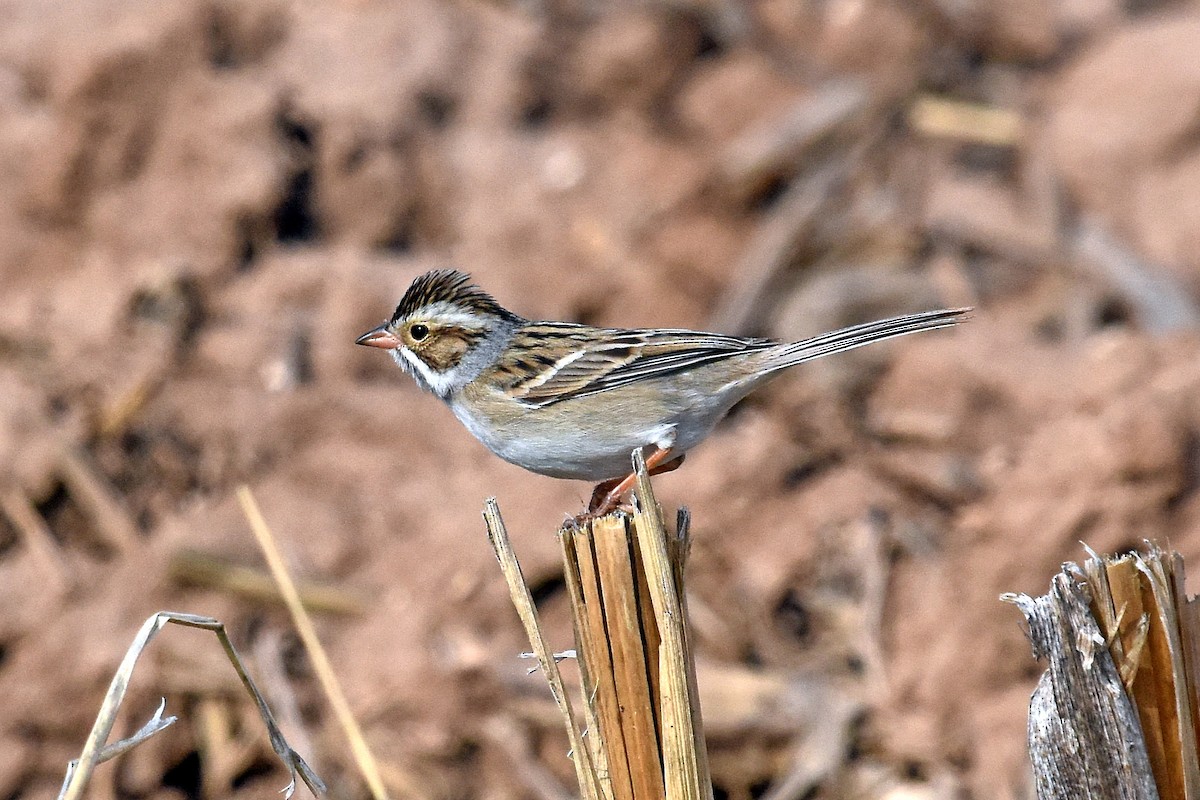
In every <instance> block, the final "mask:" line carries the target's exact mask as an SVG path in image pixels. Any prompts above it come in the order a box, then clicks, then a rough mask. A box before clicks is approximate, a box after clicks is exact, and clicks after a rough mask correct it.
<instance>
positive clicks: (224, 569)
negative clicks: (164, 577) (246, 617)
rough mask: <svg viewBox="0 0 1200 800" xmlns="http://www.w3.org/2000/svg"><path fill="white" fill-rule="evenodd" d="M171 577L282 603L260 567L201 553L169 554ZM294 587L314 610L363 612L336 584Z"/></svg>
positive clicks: (358, 601) (183, 582)
mask: <svg viewBox="0 0 1200 800" xmlns="http://www.w3.org/2000/svg"><path fill="white" fill-rule="evenodd" d="M170 574H171V579H172V580H173V581H175V582H176V583H178V584H180V585H184V586H201V587H204V588H208V589H213V590H215V591H221V592H228V593H229V594H234V595H238V596H239V597H244V598H246V599H248V600H253V601H257V602H261V603H277V604H283V595H282V594H281V593H280V591H279V586H278V584H276V583H275V581H274V580H272V578H271V576H270V575H267V574H265V573H263V572H261V571H260V570H257V569H253V568H251V567H246V566H242V565H240V564H231V563H227V562H225V561H222V560H220V559H218V558H214V557H212V556H210V555H206V554H204V553H196V552H192V551H189V550H181V551H180V552H178V553H175V554H174V555H172V556H171V564H170ZM296 590H297V591H298V592H299V594H300V600H301V602H302V603H303V604H304V607H305V608H306V609H308V610H309V611H312V612H314V613H319V612H324V613H329V614H355V615H358V614H362V613H363V612H364V611H365V610H366V604H365V603H364V602H363V601H362V600H361V599H359V598H358V597H355V596H354V595H352V594H350V593H349V592H346V591H344V590H342V589H340V588H338V587H337V586H327V585H323V584H315V583H304V582H301V583H300V584H299V585H298V586H297V587H296Z"/></svg>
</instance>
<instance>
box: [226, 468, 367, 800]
mask: <svg viewBox="0 0 1200 800" xmlns="http://www.w3.org/2000/svg"><path fill="white" fill-rule="evenodd" d="M237 496H238V502H239V503H241V505H242V511H243V513H245V515H246V520H247V521H248V522H249V523H250V528H251V530H252V531H253V532H254V538H255V539H257V540H258V546H259V547H260V548H261V549H262V551H263V556H264V557H265V558H266V560H267V566H268V567H269V568H270V570H271V574H272V575H273V576H274V578H275V582H276V583H278V584H279V591H280V593H281V594H282V595H283V600H284V603H286V604H287V607H288V611H289V612H290V613H291V615H292V621H293V622H294V623H295V625H296V631H297V633H299V634H300V641H302V642H303V643H304V649H305V650H307V651H308V656H309V659H310V660H311V661H312V665H313V670H314V671H315V672H316V673H317V679H318V680H319V681H320V682H321V689H322V690H323V691H324V692H325V696H326V697H327V698H328V699H329V705H330V706H331V707H332V708H333V713H334V715H335V716H336V717H337V720H338V724H340V725H341V726H342V731H343V732H344V733H345V734H346V738H347V739H348V740H349V742H350V750H351V751H352V752H353V753H354V760H355V763H356V764H357V765H358V769H359V772H360V773H361V774H362V776H363V780H365V781H366V782H367V786H368V787H369V788H370V790H371V796H372V797H374V798H375V800H384V798H386V797H387V796H388V794H387V789H386V788H385V787H384V784H383V777H382V776H381V774H380V772H379V765H378V763H377V762H376V761H375V757H374V756H373V755H372V754H371V749H370V748H369V747H367V741H366V739H365V738H364V737H363V735H362V730H361V729H360V728H359V727H358V722H356V721H355V719H354V715H353V714H352V713H351V712H350V704H349V703H348V702H347V701H346V695H345V694H344V693H343V692H342V687H341V685H340V684H339V683H338V680H337V676H336V675H334V672H333V667H332V666H331V665H330V663H329V657H328V656H327V655H325V648H323V647H322V646H321V641H320V639H318V638H317V630H316V628H315V627H313V624H312V619H311V618H310V617H309V616H308V612H307V611H305V610H304V604H303V603H302V602H301V601H300V593H299V592H298V591H297V590H296V584H295V583H294V582H293V581H292V578H291V575H289V574H288V571H287V567H285V566H284V563H283V556H282V555H281V554H280V552H279V548H278V547H277V546H276V544H275V537H274V536H272V534H271V529H270V528H269V527H268V526H267V522H266V520H265V519H263V515H262V512H261V511H259V508H258V503H256V502H255V501H254V495H253V494H251V493H250V489H249V487H247V486H239V487H238V490H237Z"/></svg>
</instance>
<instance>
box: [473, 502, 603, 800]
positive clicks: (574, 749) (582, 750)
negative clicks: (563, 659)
mask: <svg viewBox="0 0 1200 800" xmlns="http://www.w3.org/2000/svg"><path fill="white" fill-rule="evenodd" d="M483 519H484V522H485V523H486V524H487V530H488V540H489V541H490V542H491V543H492V549H493V550H495V551H496V558H497V559H498V560H499V561H500V569H501V571H502V572H503V573H504V580H505V582H506V583H507V584H508V592H509V594H510V595H511V596H512V601H513V605H514V606H516V608H517V614H518V616H520V618H521V624H523V625H524V626H525V634H526V635H527V636H528V637H529V644H530V645H531V646H532V647H533V653H534V655H535V656H537V660H538V665H539V666H540V667H541V669H542V674H543V675H544V676H545V677H546V682H547V683H549V684H550V693H551V694H552V695H553V696H554V702H555V703H557V704H558V709H559V711H560V712H561V713H562V715H563V719H564V720H565V722H566V725H567V737H568V738H569V739H570V742H571V753H572V756H573V758H572V760H573V762H574V764H575V777H576V779H577V780H578V781H579V788H580V791H581V792H582V793H583V797H584V800H600V798H601V797H603V795H602V794H601V791H600V785H599V779H598V778H597V775H596V770H595V768H594V766H593V765H592V758H591V753H590V751H589V750H588V748H587V747H586V746H585V745H584V742H583V735H582V734H581V733H580V731H579V725H578V724H577V723H576V721H575V712H574V711H573V710H572V709H571V704H570V702H568V700H567V690H566V687H565V686H564V685H563V679H562V674H561V673H560V672H559V671H558V662H557V660H556V659H555V658H554V651H553V650H552V649H551V647H550V646H549V645H548V644H547V643H546V637H545V635H544V634H543V633H542V628H541V625H540V624H539V623H538V613H537V607H536V606H535V605H534V603H533V595H532V594H531V593H530V591H529V586H528V585H527V584H526V583H525V576H524V575H523V574H522V572H521V565H520V564H519V563H518V562H517V555H516V553H515V552H513V548H512V542H511V541H510V540H509V538H508V530H507V529H506V528H505V527H504V520H503V519H502V518H501V517H500V507H499V506H498V505H496V499H495V498H494V497H493V498H488V501H487V503H486V505H485V506H484V511H483Z"/></svg>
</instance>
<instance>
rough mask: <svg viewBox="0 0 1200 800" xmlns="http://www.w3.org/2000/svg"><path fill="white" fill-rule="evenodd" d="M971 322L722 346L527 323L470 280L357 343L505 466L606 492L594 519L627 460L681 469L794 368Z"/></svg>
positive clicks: (414, 292) (710, 339)
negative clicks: (434, 401)
mask: <svg viewBox="0 0 1200 800" xmlns="http://www.w3.org/2000/svg"><path fill="white" fill-rule="evenodd" d="M966 311H967V309H952V310H942V311H927V312H923V313H920V314H909V315H906V316H902V317H894V318H892V319H885V320H881V321H879V322H870V323H867V324H865V325H855V326H853V327H850V328H844V329H842V330H839V331H834V332H833V333H826V334H822V335H820V336H814V337H813V338H811V339H806V340H804V341H802V342H794V343H781V342H776V341H771V340H769V339H748V338H743V337H739V336H726V335H723V334H719V333H700V332H697V331H689V330H673V329H657V328H649V329H645V330H623V329H620V328H593V327H590V326H587V325H576V324H572V323H568V322H530V321H529V320H526V319H523V318H521V317H519V316H517V315H516V314H514V313H512V312H511V311H508V310H507V309H505V308H503V307H501V306H500V304H498V303H497V302H496V301H495V300H493V299H492V298H491V296H489V295H488V294H486V293H485V292H484V291H482V290H481V289H479V288H478V287H476V286H473V285H472V284H471V283H470V278H469V277H468V276H467V275H464V274H463V273H461V272H456V271H452V270H437V271H434V272H429V273H426V274H425V275H422V276H420V277H419V278H417V279H416V280H414V281H413V282H412V285H410V286H409V287H408V291H406V292H405V293H404V297H403V298H401V300H400V304H399V305H398V306H396V311H395V313H394V314H392V318H391V319H390V320H388V321H387V322H386V323H384V324H383V325H380V326H379V327H378V328H375V329H373V330H370V331H367V332H366V333H364V334H363V335H362V336H360V337H359V338H358V341H357V343H358V344H362V345H367V346H370V347H380V348H383V349H386V350H390V351H391V353H392V357H393V358H394V359H395V360H396V363H397V364H399V365H400V366H401V367H403V368H404V370H405V372H407V373H409V374H410V375H412V376H413V377H414V378H415V379H416V381H417V383H418V384H420V385H421V386H422V387H423V388H425V389H427V390H429V391H431V392H433V393H434V394H436V395H437V396H438V397H440V398H442V400H444V401H445V402H446V404H447V405H449V406H450V409H451V410H452V411H453V412H454V415H455V416H456V417H458V419H459V421H461V422H462V423H463V424H464V425H466V426H467V429H468V430H469V431H471V433H472V434H474V435H475V438H477V439H479V441H481V442H483V444H484V445H486V446H487V448H488V449H489V450H491V451H492V452H493V453H495V454H496V455H498V456H500V457H501V458H503V459H504V460H506V461H510V462H512V463H514V464H517V465H519V466H522V467H524V468H525V469H528V470H531V471H533V472H537V473H540V474H542V475H549V476H552V477H555V478H578V479H584V480H590V481H604V483H601V484H600V485H599V486H597V487H596V491H595V493H594V494H593V496H592V502H591V505H590V507H589V512H592V513H597V514H599V513H605V512H607V511H610V510H612V509H613V508H615V507H616V505H617V503H618V502H619V500H620V498H621V496H622V494H624V492H625V491H627V490H628V489H629V488H630V487H631V486H632V483H633V476H632V475H629V474H628V473H629V457H630V453H631V452H632V451H633V450H634V449H635V448H638V447H645V448H646V451H645V452H644V454H645V456H646V463H647V466H649V467H650V468H651V471H652V472H665V471H668V470H670V469H674V468H675V467H677V466H678V465H679V464H680V463H681V462H682V461H683V456H684V454H685V453H687V451H688V450H690V449H691V448H693V447H695V446H696V445H697V444H699V443H700V442H701V441H703V440H704V438H705V437H706V436H708V434H709V433H711V432H712V429H713V427H714V426H715V425H716V424H717V422H718V421H719V420H720V419H721V418H722V417H724V416H725V414H727V413H728V412H729V409H730V408H732V407H733V405H734V403H736V402H737V401H739V400H741V399H742V398H743V397H745V396H746V395H747V394H749V393H750V392H751V391H753V390H754V389H755V388H757V387H758V386H760V385H762V384H763V383H765V382H767V381H769V380H771V379H772V378H774V377H776V376H777V375H779V374H780V373H781V372H783V370H785V369H787V368H788V367H792V366H795V365H796V364H800V363H803V362H805V361H809V360H811V359H814V358H819V357H821V356H826V355H830V354H832V353H840V352H842V351H844V350H850V349H852V348H855V347H861V346H862V345H865V344H870V343H871V342H877V341H880V340H882V339H888V338H891V337H893V336H902V335H904V334H908V333H915V332H917V331H927V330H933V329H935V328H945V327H949V326H951V325H954V324H955V323H956V322H959V321H961V320H962V318H963V315H964V314H965V313H966Z"/></svg>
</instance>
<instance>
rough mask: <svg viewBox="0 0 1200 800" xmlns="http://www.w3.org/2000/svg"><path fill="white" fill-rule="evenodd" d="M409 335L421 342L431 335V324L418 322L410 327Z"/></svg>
mask: <svg viewBox="0 0 1200 800" xmlns="http://www.w3.org/2000/svg"><path fill="white" fill-rule="evenodd" d="M408 335H409V336H411V337H412V338H413V341H416V342H419V341H421V340H422V339H424V338H425V337H426V336H428V335H429V326H428V325H422V324H421V323H419V322H418V323H417V324H416V325H413V326H412V327H411V328H409V329H408Z"/></svg>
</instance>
